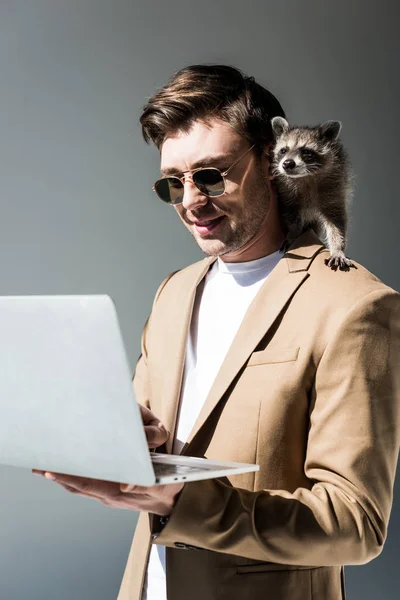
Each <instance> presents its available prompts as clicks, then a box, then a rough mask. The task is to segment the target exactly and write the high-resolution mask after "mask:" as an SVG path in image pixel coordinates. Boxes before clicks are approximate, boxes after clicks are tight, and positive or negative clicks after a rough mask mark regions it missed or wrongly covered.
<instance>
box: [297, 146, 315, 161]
mask: <svg viewBox="0 0 400 600" xmlns="http://www.w3.org/2000/svg"><path fill="white" fill-rule="evenodd" d="M300 154H301V157H302V158H304V159H305V160H311V159H313V158H315V152H314V151H313V150H310V149H309V148H301V149H300Z"/></svg>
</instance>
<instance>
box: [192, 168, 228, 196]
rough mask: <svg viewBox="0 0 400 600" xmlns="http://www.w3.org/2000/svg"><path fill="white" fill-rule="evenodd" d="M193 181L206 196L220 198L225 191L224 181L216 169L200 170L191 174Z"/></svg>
mask: <svg viewBox="0 0 400 600" xmlns="http://www.w3.org/2000/svg"><path fill="white" fill-rule="evenodd" d="M193 181H194V183H195V184H196V185H197V187H198V188H199V190H200V191H201V192H202V193H203V194H205V195H206V196H211V197H213V196H221V194H223V193H224V191H225V185H224V180H223V177H222V175H221V173H220V172H219V171H218V170H217V169H202V170H201V171H197V172H196V173H194V174H193Z"/></svg>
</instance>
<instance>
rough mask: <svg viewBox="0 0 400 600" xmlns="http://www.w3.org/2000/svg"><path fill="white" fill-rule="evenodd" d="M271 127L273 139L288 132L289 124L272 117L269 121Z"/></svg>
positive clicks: (281, 119)
mask: <svg viewBox="0 0 400 600" xmlns="http://www.w3.org/2000/svg"><path fill="white" fill-rule="evenodd" d="M271 127H272V131H273V133H274V135H275V137H279V136H280V135H282V133H286V131H288V130H289V123H288V122H287V121H286V119H284V118H283V117H274V118H273V119H271Z"/></svg>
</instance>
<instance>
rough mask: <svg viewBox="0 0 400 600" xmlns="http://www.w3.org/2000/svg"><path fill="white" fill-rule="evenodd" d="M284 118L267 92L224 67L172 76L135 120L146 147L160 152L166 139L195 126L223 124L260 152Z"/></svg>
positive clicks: (251, 79) (189, 69) (191, 68)
mask: <svg viewBox="0 0 400 600" xmlns="http://www.w3.org/2000/svg"><path fill="white" fill-rule="evenodd" d="M276 116H281V117H285V113H284V111H283V108H282V106H281V105H280V103H279V101H278V100H277V99H276V98H275V96H274V95H273V94H271V92H269V91H268V90H267V89H266V88H264V87H262V86H261V85H260V84H259V83H257V82H256V81H255V79H254V77H247V76H246V75H244V74H243V73H242V72H241V71H239V69H236V68H235V67H231V66H227V65H211V64H210V65H206V64H203V65H192V66H188V67H185V68H183V69H181V70H180V71H178V72H177V73H175V74H174V75H173V77H172V78H171V79H170V80H169V81H168V83H166V84H165V85H164V86H163V87H162V88H161V89H160V90H159V91H158V92H157V93H156V94H155V95H154V96H152V97H151V98H150V99H149V101H148V103H147V104H146V105H145V106H144V107H143V113H142V116H141V117H140V124H141V126H142V134H143V138H144V140H145V141H146V143H150V142H153V143H154V144H155V145H156V146H157V148H158V149H159V150H161V146H162V144H163V142H164V140H165V138H166V137H167V136H168V135H171V134H174V133H176V132H178V131H183V132H185V133H188V132H189V130H190V128H191V126H192V124H193V122H194V121H196V120H204V121H207V120H208V119H210V118H219V119H220V120H222V121H226V122H227V123H229V125H231V127H232V128H233V129H234V130H235V131H236V132H237V133H239V134H240V135H242V136H244V137H245V138H246V139H247V140H248V142H249V144H250V145H253V144H255V145H256V149H257V150H258V152H261V151H262V149H263V148H265V146H266V145H267V144H269V143H270V142H271V141H272V140H273V133H272V129H271V119H272V118H273V117H276Z"/></svg>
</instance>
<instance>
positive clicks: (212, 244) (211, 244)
mask: <svg viewBox="0 0 400 600" xmlns="http://www.w3.org/2000/svg"><path fill="white" fill-rule="evenodd" d="M194 239H195V241H196V244H197V245H198V246H199V248H200V250H202V251H203V252H204V254H207V255H208V256H223V255H224V254H226V252H229V248H227V246H226V244H224V242H221V241H220V240H215V239H214V240H207V239H204V237H198V236H194Z"/></svg>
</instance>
